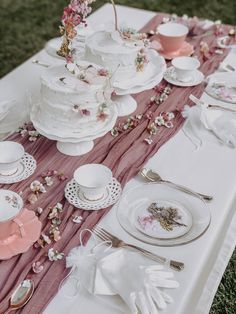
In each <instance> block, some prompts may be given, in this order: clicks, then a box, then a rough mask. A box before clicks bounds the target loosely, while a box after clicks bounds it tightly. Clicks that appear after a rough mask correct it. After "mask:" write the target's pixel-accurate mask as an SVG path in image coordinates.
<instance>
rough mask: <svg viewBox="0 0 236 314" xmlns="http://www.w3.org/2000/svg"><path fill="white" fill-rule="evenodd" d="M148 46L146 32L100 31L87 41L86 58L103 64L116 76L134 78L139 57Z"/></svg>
mask: <svg viewBox="0 0 236 314" xmlns="http://www.w3.org/2000/svg"><path fill="white" fill-rule="evenodd" d="M146 46H147V40H146V37H145V35H144V34H139V33H135V32H134V31H133V30H130V29H128V30H123V31H99V32H96V33H94V34H93V35H91V36H89V37H88V38H87V39H86V43H85V60H87V61H90V62H93V63H96V64H99V65H102V66H103V67H106V68H107V69H109V70H110V71H111V73H112V74H113V73H115V75H116V77H119V78H120V79H122V78H126V79H127V78H129V77H130V78H132V77H133V76H134V75H135V74H136V73H137V71H139V69H138V66H137V60H138V59H137V58H138V56H139V54H140V51H141V52H143V51H144V48H145V47H146Z"/></svg>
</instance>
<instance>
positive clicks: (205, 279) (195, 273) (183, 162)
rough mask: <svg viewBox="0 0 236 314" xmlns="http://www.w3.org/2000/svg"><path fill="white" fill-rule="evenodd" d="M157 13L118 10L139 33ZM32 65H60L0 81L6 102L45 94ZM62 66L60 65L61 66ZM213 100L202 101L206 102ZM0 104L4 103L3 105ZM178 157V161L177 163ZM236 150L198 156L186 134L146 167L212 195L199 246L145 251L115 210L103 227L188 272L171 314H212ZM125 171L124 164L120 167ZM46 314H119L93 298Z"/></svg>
mask: <svg viewBox="0 0 236 314" xmlns="http://www.w3.org/2000/svg"><path fill="white" fill-rule="evenodd" d="M112 14H113V13H112V8H111V5H109V4H107V5H105V6H103V7H102V8H101V9H99V10H98V11H96V12H95V13H93V14H92V15H91V16H90V18H89V22H90V23H91V24H94V23H96V22H97V23H100V22H101V21H102V22H103V23H105V22H108V21H109V20H112V18H113V17H112ZM154 15H155V13H153V12H148V11H143V10H137V9H131V8H128V7H122V6H118V16H119V17H120V22H125V21H127V24H128V25H130V24H132V26H133V27H135V28H137V29H139V28H141V27H142V26H143V25H145V24H146V23H147V22H148V21H149V20H150V19H151V18H152V17H153V16H154ZM33 59H39V60H42V61H46V62H55V60H56V59H53V58H52V57H50V56H48V55H47V53H46V52H45V51H44V50H42V51H40V52H39V53H38V54H36V55H35V56H33V57H32V58H31V59H29V60H27V61H26V62H25V63H23V64H22V65H21V66H19V67H18V68H16V69H15V70H14V71H12V72H11V73H9V74H8V75H6V76H5V77H4V78H3V79H1V81H0V95H1V99H7V97H8V96H9V95H11V96H12V95H14V97H16V98H17V99H18V100H19V101H23V100H24V98H25V91H26V90H29V91H30V92H31V93H32V95H33V98H35V99H36V98H37V97H38V95H39V91H40V84H39V77H40V74H41V73H42V71H43V68H42V67H40V66H37V65H33V64H32V60H33ZM234 59H236V58H235V55H234V56H233V54H232V53H230V54H229V56H228V57H227V60H229V62H230V63H231V64H232V65H233V64H234V65H236V61H235V60H234ZM57 62H60V61H57ZM207 97H208V96H206V95H203V98H206V99H208V98H207ZM1 99H0V100H1ZM173 155H174V158H173ZM235 160H236V150H233V149H230V148H228V147H226V146H221V145H220V144H217V143H207V145H204V146H203V147H201V149H200V150H198V151H196V150H195V148H194V146H193V145H192V143H191V142H190V141H189V140H188V139H187V138H186V136H185V135H184V134H183V132H182V131H180V132H179V133H178V134H176V135H175V136H174V137H173V138H172V139H171V140H170V141H168V142H167V143H166V144H165V145H164V146H163V147H162V148H161V149H160V150H159V151H158V153H157V154H156V155H155V156H154V157H153V158H151V159H150V160H149V162H148V163H147V165H146V166H147V167H150V168H153V169H156V170H158V172H159V173H160V175H161V176H163V178H167V179H170V180H173V181H175V182H178V183H180V184H183V185H186V186H189V187H190V188H192V189H195V190H197V191H202V192H203V193H205V194H209V195H213V196H214V200H213V201H212V202H211V204H210V205H209V206H210V210H211V213H212V222H211V225H210V227H209V229H208V230H207V232H206V233H205V234H204V235H203V236H202V237H200V238H199V239H197V240H196V241H194V242H192V243H189V244H187V245H184V246H178V247H171V248H164V247H155V246H151V245H145V244H143V243H140V242H138V241H136V240H135V239H133V238H132V237H130V236H129V235H128V234H127V233H126V232H125V231H124V230H123V229H122V228H121V227H120V226H119V224H118V222H117V219H116V212H115V208H113V209H112V210H111V211H110V212H109V214H108V215H107V216H106V217H105V218H104V219H103V220H102V222H101V225H102V226H104V227H106V229H107V230H111V231H113V232H114V233H115V234H116V235H118V236H119V237H121V238H122V239H124V240H126V241H129V242H131V243H134V244H138V245H140V246H144V247H145V248H146V249H148V250H150V251H153V252H154V253H155V252H156V253H158V254H159V255H163V256H166V257H168V258H172V259H176V260H180V261H183V262H184V263H185V269H184V271H182V272H180V273H176V278H177V280H178V281H179V282H180V288H179V289H176V290H174V291H171V293H170V294H171V295H172V297H173V298H174V300H175V302H174V303H173V304H171V305H169V306H168V308H167V310H166V311H164V312H163V313H166V314H190V313H191V314H200V313H201V314H203V313H204V314H206V313H209V310H210V306H211V303H212V300H213V297H214V295H215V293H216V290H217V287H218V284H219V282H220V280H221V277H222V275H223V273H224V270H225V267H226V266H227V263H228V261H229V259H230V257H231V254H232V252H233V250H234V247H235V239H236V216H235V215H234V213H235V207H236V205H235V204H236V166H235ZM120 167H122V164H121V165H120ZM140 183H141V181H140V179H139V178H135V179H133V180H131V181H130V182H129V183H128V184H127V186H126V187H125V188H126V189H127V188H130V187H132V186H135V185H137V184H140ZM44 313H45V314H60V313H63V314H64V313H67V314H72V313H81V314H84V313H86V314H94V313H98V314H118V313H120V312H119V311H116V310H115V309H114V311H112V312H111V311H110V310H107V309H106V306H104V305H101V304H100V303H99V302H96V299H94V298H91V297H89V296H88V295H79V296H78V298H76V299H73V300H70V299H66V298H62V297H61V295H60V293H58V294H57V295H56V296H55V298H54V299H53V300H52V302H51V303H50V304H49V306H48V307H47V309H46V310H45V312H44Z"/></svg>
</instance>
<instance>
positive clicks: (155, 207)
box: [134, 200, 193, 239]
mask: <svg viewBox="0 0 236 314" xmlns="http://www.w3.org/2000/svg"><path fill="white" fill-rule="evenodd" d="M148 208H149V209H148ZM148 208H143V207H142V208H140V209H137V211H136V213H135V215H134V219H135V221H134V225H135V226H136V228H137V229H138V230H139V231H141V232H142V233H144V234H146V235H148V236H150V237H153V238H158V239H175V238H178V237H181V236H183V235H184V234H186V233H187V232H188V231H189V230H190V228H191V227H192V223H193V222H192V215H191V214H190V212H189V211H188V210H187V209H186V208H185V207H184V206H182V205H181V204H178V203H175V202H170V201H167V200H158V201H156V202H155V203H152V204H151V205H150V206H149V207H148Z"/></svg>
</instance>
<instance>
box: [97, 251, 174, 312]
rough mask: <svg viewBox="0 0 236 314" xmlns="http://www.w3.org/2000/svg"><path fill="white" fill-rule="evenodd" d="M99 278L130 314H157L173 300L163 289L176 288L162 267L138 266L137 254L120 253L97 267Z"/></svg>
mask: <svg viewBox="0 0 236 314" xmlns="http://www.w3.org/2000/svg"><path fill="white" fill-rule="evenodd" d="M98 267H99V268H100V269H101V273H102V275H103V276H104V277H105V279H106V280H107V282H109V284H110V286H111V288H112V289H113V290H114V292H115V293H117V294H119V295H120V296H121V298H122V299H123V300H124V302H125V303H126V304H127V305H128V307H129V308H130V310H131V312H132V313H135V314H137V313H139V312H141V313H143V314H157V313H158V309H164V308H166V306H167V303H170V302H172V298H171V297H170V296H168V295H167V294H166V293H165V292H163V291H162V289H163V288H168V289H170V288H178V287H179V284H178V282H177V281H174V280H171V278H172V277H173V273H172V272H166V271H163V268H164V267H163V266H161V265H156V266H147V267H145V266H140V265H139V263H138V261H137V253H133V252H130V251H127V250H125V249H120V250H119V251H116V252H115V253H112V254H110V255H108V256H106V257H105V258H103V259H101V260H100V261H99V263H98Z"/></svg>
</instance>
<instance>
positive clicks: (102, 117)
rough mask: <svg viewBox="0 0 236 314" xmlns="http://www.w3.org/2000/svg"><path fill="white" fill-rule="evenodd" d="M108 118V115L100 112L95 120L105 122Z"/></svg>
mask: <svg viewBox="0 0 236 314" xmlns="http://www.w3.org/2000/svg"><path fill="white" fill-rule="evenodd" d="M108 116H109V115H108V114H107V113H105V112H103V111H101V112H99V113H98V114H97V120H98V121H105V120H106V119H107V118H108Z"/></svg>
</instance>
